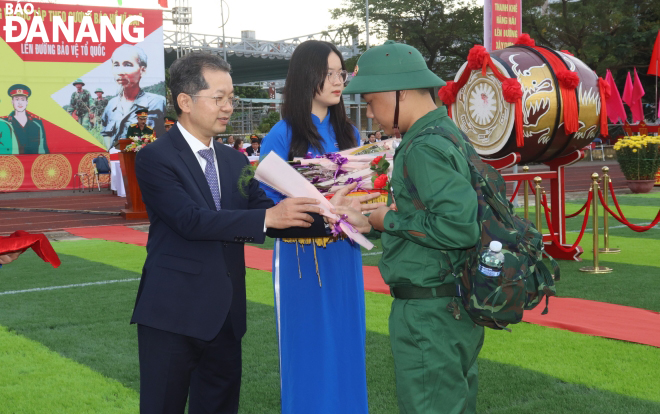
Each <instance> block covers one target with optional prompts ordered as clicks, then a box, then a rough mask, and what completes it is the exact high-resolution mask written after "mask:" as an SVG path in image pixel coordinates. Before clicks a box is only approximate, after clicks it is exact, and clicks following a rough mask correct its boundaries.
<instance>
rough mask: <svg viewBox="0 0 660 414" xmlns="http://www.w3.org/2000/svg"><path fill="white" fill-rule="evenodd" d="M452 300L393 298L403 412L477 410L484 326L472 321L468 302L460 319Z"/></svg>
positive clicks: (463, 412)
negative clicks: (457, 316)
mask: <svg viewBox="0 0 660 414" xmlns="http://www.w3.org/2000/svg"><path fill="white" fill-rule="evenodd" d="M451 300H452V298H448V297H443V298H434V299H394V301H393V302H392V310H391V313H390V319H389V328H390V343H391V345H392V354H393V355H394V370H395V374H396V393H397V399H398V402H399V411H400V412H401V413H402V414H440V413H442V414H445V413H446V414H471V413H474V412H476V402H477V386H478V378H477V377H478V367H477V355H479V351H481V346H482V345H483V341H484V328H483V327H481V326H478V325H475V324H474V322H472V320H471V319H470V317H469V316H468V315H467V313H466V312H465V309H464V308H463V305H462V304H459V306H460V309H461V320H456V319H455V318H454V317H453V315H452V314H451V313H450V312H448V311H447V305H448V304H449V302H450V301H451ZM454 300H456V301H457V302H460V300H459V299H454Z"/></svg>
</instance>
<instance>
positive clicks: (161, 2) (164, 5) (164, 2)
mask: <svg viewBox="0 0 660 414" xmlns="http://www.w3.org/2000/svg"><path fill="white" fill-rule="evenodd" d="M158 5H159V6H160V7H162V8H164V9H166V8H167V0H158Z"/></svg>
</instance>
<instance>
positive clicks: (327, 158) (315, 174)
mask: <svg viewBox="0 0 660 414" xmlns="http://www.w3.org/2000/svg"><path fill="white" fill-rule="evenodd" d="M398 143H399V140H387V141H382V142H378V143H374V144H368V145H364V146H362V147H358V148H352V149H349V150H345V151H341V152H336V153H329V154H325V155H322V156H317V157H312V156H311V154H308V155H307V156H306V157H305V158H302V159H301V158H298V159H295V160H294V162H296V164H294V168H295V169H296V170H298V172H299V173H300V174H302V175H303V177H305V178H306V179H307V180H308V181H309V182H311V183H312V184H313V185H314V186H315V187H316V188H317V189H318V190H319V191H320V192H322V193H330V194H331V193H333V192H335V191H337V190H338V189H339V188H341V187H343V186H345V185H348V184H352V183H358V186H357V187H356V189H355V191H362V192H364V191H367V192H368V191H369V190H381V191H387V188H388V182H389V179H388V173H389V172H390V170H391V163H390V162H389V161H388V159H392V158H393V156H394V149H396V147H397V146H398Z"/></svg>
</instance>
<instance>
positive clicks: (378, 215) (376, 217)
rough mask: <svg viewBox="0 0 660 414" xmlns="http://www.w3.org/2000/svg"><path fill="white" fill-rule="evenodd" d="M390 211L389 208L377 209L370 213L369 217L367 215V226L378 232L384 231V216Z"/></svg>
mask: <svg viewBox="0 0 660 414" xmlns="http://www.w3.org/2000/svg"><path fill="white" fill-rule="evenodd" d="M390 211H392V210H390V208H389V207H379V208H377V209H376V210H374V211H373V212H372V213H371V215H369V224H371V226H372V227H373V228H374V229H376V230H378V231H385V227H384V226H383V221H385V214H387V213H388V212H390Z"/></svg>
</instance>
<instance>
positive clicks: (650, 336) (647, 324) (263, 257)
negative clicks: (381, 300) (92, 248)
mask: <svg viewBox="0 0 660 414" xmlns="http://www.w3.org/2000/svg"><path fill="white" fill-rule="evenodd" d="M65 230H66V231H67V232H69V233H71V234H74V235H76V236H79V237H84V238H88V239H104V240H111V241H118V242H123V243H130V244H136V245H138V246H146V244H147V234H146V233H143V232H141V231H137V230H133V229H131V228H129V227H126V226H102V227H87V228H70V229H65ZM272 258H273V252H272V250H263V249H259V248H257V247H254V246H245V264H246V266H247V267H249V268H251V269H258V270H265V271H268V272H271V271H272V270H273V269H272V260H273V259H272ZM363 269H364V289H365V290H367V291H370V292H376V293H384V294H389V292H390V290H389V288H388V286H387V285H386V284H385V283H384V282H383V279H382V278H381V277H380V272H379V271H378V268H377V267H376V266H364V267H363ZM543 305H544V303H542V304H540V305H539V306H537V307H536V309H534V310H531V311H526V312H525V316H524V318H523V320H524V321H525V322H528V323H533V324H535V325H542V326H548V327H551V328H558V329H565V330H568V331H572V332H577V333H582V334H586V335H593V336H601V337H604V338H612V339H619V340H622V341H628V342H635V343H639V344H644V345H651V346H655V347H659V348H660V313H657V312H652V311H649V310H645V309H639V308H631V307H629V306H622V305H614V304H611V303H604V302H596V301H592V300H585V299H573V298H555V297H553V298H550V311H549V313H548V314H547V315H541V312H542V311H543V308H544V306H543Z"/></svg>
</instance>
